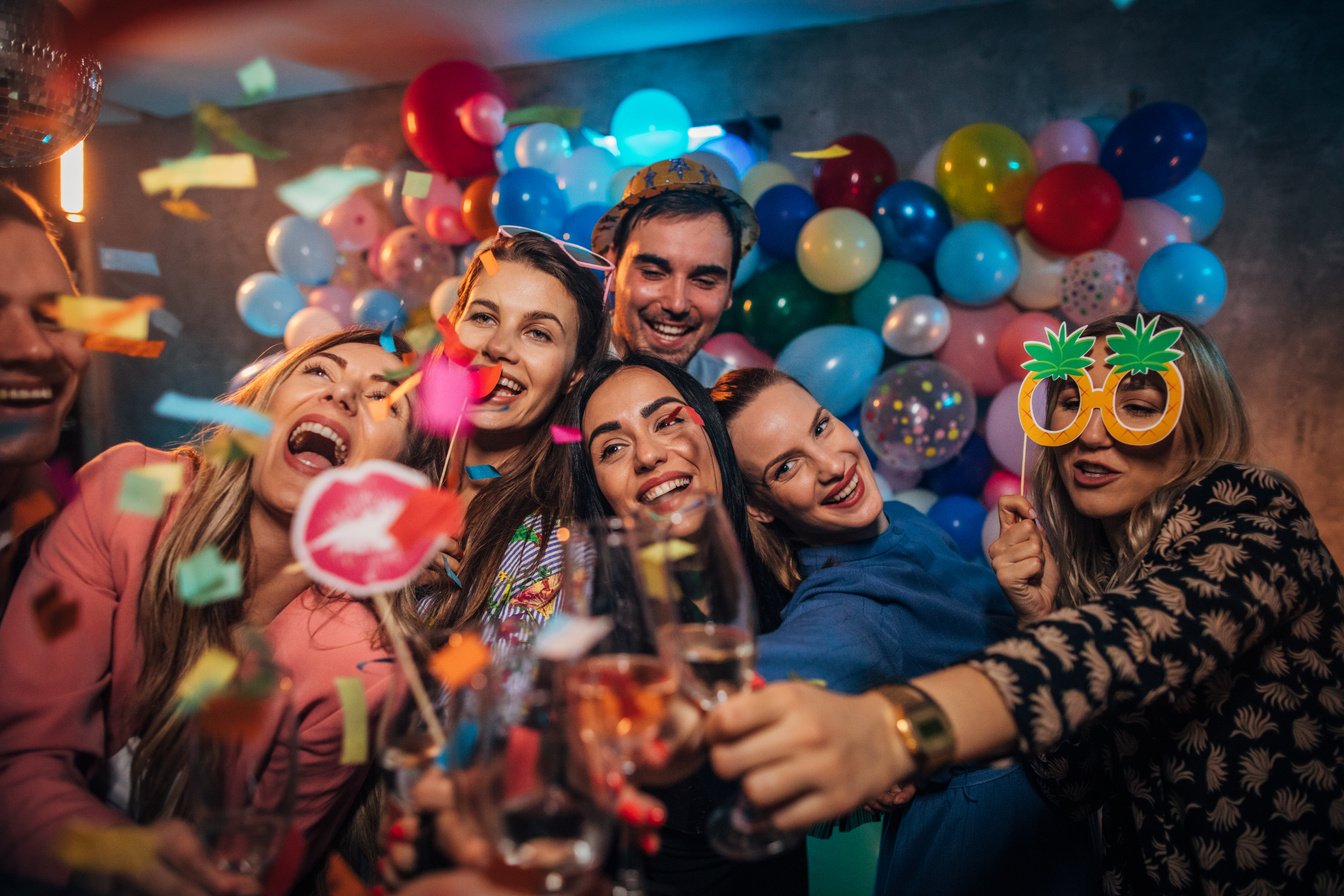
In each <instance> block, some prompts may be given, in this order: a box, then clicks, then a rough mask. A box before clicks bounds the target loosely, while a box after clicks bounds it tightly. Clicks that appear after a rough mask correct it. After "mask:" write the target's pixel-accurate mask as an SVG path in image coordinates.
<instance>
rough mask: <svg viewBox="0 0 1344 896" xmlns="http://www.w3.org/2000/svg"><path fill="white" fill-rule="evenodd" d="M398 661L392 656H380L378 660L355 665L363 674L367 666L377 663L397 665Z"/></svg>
mask: <svg viewBox="0 0 1344 896" xmlns="http://www.w3.org/2000/svg"><path fill="white" fill-rule="evenodd" d="M395 662H396V660H395V659H393V658H392V657H390V656H380V657H378V659H376V660H364V661H363V662H361V663H355V668H356V669H358V670H359V671H361V672H363V671H364V667H365V666H372V665H374V664H375V663H395Z"/></svg>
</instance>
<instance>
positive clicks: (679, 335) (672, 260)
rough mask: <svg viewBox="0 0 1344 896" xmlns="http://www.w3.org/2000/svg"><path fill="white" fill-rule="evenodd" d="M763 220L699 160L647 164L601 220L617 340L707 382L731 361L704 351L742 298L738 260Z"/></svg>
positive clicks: (622, 348) (599, 235)
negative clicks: (736, 294) (736, 295)
mask: <svg viewBox="0 0 1344 896" xmlns="http://www.w3.org/2000/svg"><path fill="white" fill-rule="evenodd" d="M759 234H760V226H759V225H758V224H757V222H756V215H755V213H754V212H752V210H751V206H750V205H749V204H748V203H747V202H746V200H744V199H743V198H742V197H741V196H738V195H737V194H736V193H734V192H732V191H731V190H728V189H725V188H724V187H723V186H722V185H720V183H719V181H718V178H717V177H715V176H714V172H712V171H710V170H709V169H708V168H707V167H705V166H704V165H701V164H700V163H699V162H696V161H694V160H691V159H682V158H677V159H668V160H666V161H662V162H655V163H654V164H652V165H649V166H648V167H646V168H643V169H641V170H640V171H639V172H638V173H636V174H635V176H634V177H632V178H631V179H630V182H629V183H628V184H627V185H626V187H625V195H624V196H623V198H622V199H621V201H620V202H619V203H617V204H616V205H615V206H614V207H612V208H611V210H609V211H608V212H607V213H606V214H605V215H603V216H602V219H601V220H599V221H598V222H597V226H596V227H594V228H593V251H595V252H597V253H599V254H602V255H606V256H607V257H608V258H610V259H611V260H612V262H613V263H614V264H615V265H616V270H615V273H614V274H613V275H612V288H613V291H614V293H615V306H614V308H613V310H612V343H613V345H614V346H615V349H616V351H617V353H618V354H620V355H626V354H628V353H630V352H644V353H646V354H650V355H654V356H656V357H659V358H662V359H663V360H664V361H668V362H669V363H672V364H676V365H677V366H679V367H684V368H686V369H687V371H689V372H690V374H691V375H692V376H694V377H695V378H696V379H697V380H699V381H700V382H701V383H703V384H704V385H705V386H706V387H709V386H713V385H714V383H715V381H716V380H717V379H718V378H719V375H720V374H721V373H723V372H724V371H726V370H727V369H728V364H727V363H726V362H724V361H722V360H720V359H719V358H716V357H714V356H713V355H710V354H707V353H705V352H703V351H701V347H702V346H704V344H705V342H706V341H707V340H708V339H709V337H710V336H711V335H713V333H714V328H715V327H716V326H718V323H719V318H720V317H721V316H722V315H723V312H724V311H725V310H727V308H728V306H729V305H730V304H731V303H732V300H733V277H734V276H735V275H736V273H737V265H738V262H740V261H741V260H742V256H743V255H745V254H746V253H747V252H748V251H750V250H751V247H752V246H753V245H755V243H756V237H757V236H758V235H759Z"/></svg>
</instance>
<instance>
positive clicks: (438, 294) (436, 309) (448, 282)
mask: <svg viewBox="0 0 1344 896" xmlns="http://www.w3.org/2000/svg"><path fill="white" fill-rule="evenodd" d="M461 283H462V277H461V276H460V275H459V276H456V277H445V278H443V280H442V281H440V282H439V285H438V286H436V287H434V291H433V292H432V293H430V294H429V315H430V317H432V318H434V319H435V320H438V319H439V318H441V317H445V316H447V315H450V314H451V313H452V311H453V306H454V305H456V304H457V288H458V286H460V285H461Z"/></svg>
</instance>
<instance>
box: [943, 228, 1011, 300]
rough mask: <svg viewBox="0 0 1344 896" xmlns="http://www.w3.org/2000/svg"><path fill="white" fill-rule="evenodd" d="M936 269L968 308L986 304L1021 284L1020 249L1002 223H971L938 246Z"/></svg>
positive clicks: (946, 289) (945, 288) (945, 287)
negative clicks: (1018, 252)
mask: <svg viewBox="0 0 1344 896" xmlns="http://www.w3.org/2000/svg"><path fill="white" fill-rule="evenodd" d="M934 270H935V271H936V273H937V275H938V282H939V283H941V284H942V286H943V291H944V292H946V293H947V294H948V295H949V296H951V297H952V298H954V299H956V300H957V301H958V302H963V303H965V304H967V305H984V304H987V303H989V302H992V301H994V300H995V299H997V298H998V297H999V296H1001V295H1003V294H1004V293H1006V292H1008V290H1010V289H1012V288H1013V284H1014V283H1016V282H1017V275H1018V273H1019V271H1020V268H1019V265H1018V261H1017V247H1016V244H1015V243H1014V242H1013V238H1012V237H1011V236H1009V235H1008V231H1006V230H1004V229H1003V228H1002V227H1000V226H999V225H998V224H991V223H990V222H989V221H968V222H966V223H965V224H962V225H961V226H960V227H954V228H953V229H952V231H951V232H950V233H948V235H947V236H946V237H944V238H943V241H942V242H941V243H939V244H938V252H937V254H936V256H935V257H934Z"/></svg>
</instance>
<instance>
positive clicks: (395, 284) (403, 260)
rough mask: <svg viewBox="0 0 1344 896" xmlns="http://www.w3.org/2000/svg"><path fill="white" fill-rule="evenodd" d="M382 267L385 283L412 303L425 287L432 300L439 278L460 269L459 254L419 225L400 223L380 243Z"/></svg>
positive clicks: (425, 293)
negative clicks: (417, 226)
mask: <svg viewBox="0 0 1344 896" xmlns="http://www.w3.org/2000/svg"><path fill="white" fill-rule="evenodd" d="M378 271H379V276H380V279H381V280H382V281H383V282H384V283H386V284H387V285H388V286H390V287H392V289H394V290H396V291H397V292H399V293H403V295H402V298H403V299H409V301H407V306H408V307H410V306H411V305H413V304H414V300H415V299H416V298H418V296H416V295H412V294H413V293H416V292H417V291H419V290H421V289H422V288H423V292H424V296H423V298H424V299H425V300H426V301H428V300H429V294H430V292H432V291H433V289H434V287H435V286H437V285H438V283H439V281H441V280H442V279H443V278H444V277H451V276H453V274H455V273H457V257H456V256H455V255H454V254H453V250H452V249H450V248H448V247H447V246H441V245H439V244H438V243H436V242H434V241H433V240H431V239H430V238H429V237H428V236H426V235H425V234H423V233H421V232H420V231H419V230H417V229H416V228H414V227H398V228H397V229H396V230H394V231H392V232H391V233H389V234H388V235H387V238H386V239H385V240H383V244H382V245H381V246H379V247H378ZM426 287H427V288H426Z"/></svg>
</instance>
